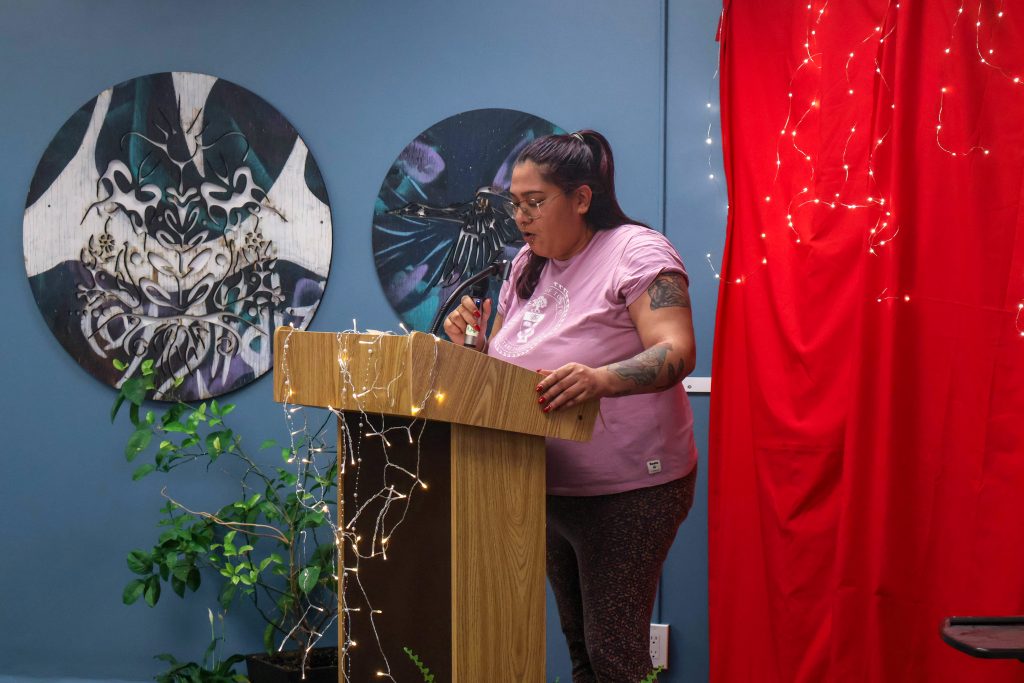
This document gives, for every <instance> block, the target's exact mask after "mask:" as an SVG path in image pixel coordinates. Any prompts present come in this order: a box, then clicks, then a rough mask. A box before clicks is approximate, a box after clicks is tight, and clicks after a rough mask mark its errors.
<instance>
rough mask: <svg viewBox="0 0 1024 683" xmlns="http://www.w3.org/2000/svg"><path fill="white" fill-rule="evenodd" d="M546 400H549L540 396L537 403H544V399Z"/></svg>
mask: <svg viewBox="0 0 1024 683" xmlns="http://www.w3.org/2000/svg"><path fill="white" fill-rule="evenodd" d="M546 400H547V399H546V398H544V397H543V396H541V397H540V398H538V399H537V403H544V401H546Z"/></svg>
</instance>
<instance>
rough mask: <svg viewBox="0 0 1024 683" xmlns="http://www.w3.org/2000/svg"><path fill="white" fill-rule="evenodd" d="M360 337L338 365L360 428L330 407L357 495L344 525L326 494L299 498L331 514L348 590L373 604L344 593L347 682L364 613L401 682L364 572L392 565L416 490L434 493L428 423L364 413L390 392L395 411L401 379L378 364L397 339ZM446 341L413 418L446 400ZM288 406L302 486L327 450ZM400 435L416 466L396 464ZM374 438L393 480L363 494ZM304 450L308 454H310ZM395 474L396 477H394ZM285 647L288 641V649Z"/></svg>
mask: <svg viewBox="0 0 1024 683" xmlns="http://www.w3.org/2000/svg"><path fill="white" fill-rule="evenodd" d="M400 327H401V329H402V331H403V332H404V333H405V334H404V336H405V337H406V338H407V339H408V340H409V342H410V343H411V340H412V338H411V336H410V335H409V330H408V329H407V328H406V327H405V326H404V325H400ZM356 332H358V328H357V322H356V320H354V319H353V321H352V328H351V329H350V330H345V331H344V332H340V333H338V334H337V336H336V341H337V348H338V349H339V353H338V356H337V359H336V361H337V372H338V376H339V378H340V379H341V394H342V396H343V397H349V398H351V399H352V401H351V402H350V404H354V405H356V406H358V407H359V411H358V416H357V417H354V421H355V428H352V426H351V425H350V420H347V419H346V418H345V415H344V414H343V413H342V412H341V411H340V410H338V409H337V408H335V407H333V406H328V412H329V413H330V414H332V415H333V416H335V417H336V418H337V419H338V423H339V425H340V430H339V438H341V439H342V444H339V446H342V448H339V449H338V457H337V461H336V462H337V467H338V473H339V481H344V480H346V479H348V480H350V481H351V486H350V488H349V490H348V491H346V492H345V494H346V495H348V496H350V497H349V498H348V500H349V502H350V504H351V509H350V510H348V509H347V510H346V513H345V519H344V520H336V519H334V518H332V517H331V515H330V506H329V502H328V501H327V500H325V498H324V491H323V490H321V491H319V492H315V493H311V492H309V491H301V490H298V489H297V491H296V494H297V495H299V497H300V499H301V500H303V501H305V502H306V503H308V507H310V508H311V509H314V510H317V511H319V512H321V513H322V514H323V515H324V519H325V523H326V524H327V525H328V526H329V528H330V530H331V532H332V534H333V538H334V539H335V544H336V547H337V548H339V549H340V548H344V549H345V553H344V557H345V564H344V566H342V567H341V573H342V574H344V575H346V576H347V577H348V578H347V579H346V581H345V585H346V591H347V590H352V591H353V592H354V593H355V594H356V595H358V596H359V598H360V599H361V601H362V603H363V604H365V605H366V610H365V611H364V610H363V609H362V608H361V607H358V606H351V605H350V604H349V602H350V601H349V600H348V599H347V598H346V595H345V593H346V591H342V594H341V595H340V600H341V619H342V625H343V627H344V633H345V636H346V637H345V642H344V643H343V648H342V652H340V653H339V659H340V660H343V661H344V662H346V664H347V668H346V669H344V670H343V676H344V680H345V681H350V680H352V679H351V673H352V671H351V659H350V658H348V657H346V655H347V654H348V652H349V651H350V650H351V649H352V648H355V647H356V646H357V642H356V640H355V639H354V638H353V637H352V634H353V633H354V629H353V619H354V618H355V617H356V616H357V615H363V616H364V617H365V619H366V622H367V626H368V628H369V630H370V632H372V634H373V638H374V641H375V645H376V649H377V651H378V653H379V655H380V657H381V661H382V662H383V669H381V670H379V671H377V672H376V676H377V677H378V678H383V679H386V680H390V681H394V678H393V677H392V675H391V671H392V669H391V664H390V662H389V661H388V657H387V654H386V653H385V651H384V646H383V643H382V642H381V636H380V632H379V630H378V623H377V621H378V619H380V618H383V614H384V613H383V611H382V610H380V609H377V608H375V607H374V606H373V605H374V601H373V600H372V599H371V596H370V595H369V592H368V591H367V589H366V586H365V585H364V583H363V581H362V580H361V578H360V572H359V570H360V566H361V564H362V563H363V562H366V561H370V560H378V559H379V560H380V561H387V559H388V548H389V545H390V544H391V541H392V538H394V537H395V535H396V533H398V531H399V528H400V527H401V526H402V524H403V522H404V521H405V520H406V517H407V515H408V512H409V509H410V505H411V503H412V501H413V497H414V493H415V492H416V491H427V490H428V489H429V486H428V484H427V482H426V481H424V480H423V479H422V478H421V476H420V474H421V473H420V462H421V451H420V441H421V438H422V436H423V432H424V429H425V428H426V424H427V423H426V420H416V419H413V420H412V421H410V422H408V423H406V424H401V425H394V424H391V425H389V424H388V423H387V420H386V419H385V417H384V415H383V414H381V415H374V414H370V413H367V412H366V411H365V410H363V408H362V403H361V401H360V399H362V398H363V397H366V396H368V395H370V394H375V395H377V396H381V395H382V396H383V397H384V400H385V403H386V404H388V405H390V406H392V407H395V402H396V400H397V395H398V392H397V391H396V386H397V383H398V382H399V381H400V379H401V377H400V376H391V375H388V374H387V373H386V372H385V368H384V367H383V364H382V362H379V361H378V360H377V359H381V358H382V354H381V353H380V347H381V342H382V339H384V338H385V337H394V336H395V335H394V334H393V333H390V332H379V331H375V330H370V331H368V332H366V333H365V334H364V335H363V336H364V337H365V335H366V334H369V335H371V336H370V338H368V339H367V338H357V337H354V336H353V335H352V334H349V333H356ZM291 334H292V333H291V332H290V331H289V332H288V334H287V335H286V337H285V340H284V343H283V353H282V362H281V366H280V367H281V369H282V373H283V376H284V380H283V382H284V387H285V395H286V396H287V397H288V398H291V397H293V396H294V395H295V392H294V390H293V387H292V377H291V373H290V372H289V366H288V349H289V339H290V337H291ZM353 340H356V343H358V344H360V345H362V346H364V347H369V348H365V349H364V350H365V357H367V358H370V359H371V362H366V363H361V364H360V366H359V367H354V366H353V365H352V363H351V362H350V361H351V359H352V358H353V357H354V356H355V354H354V352H353V349H352V348H351V346H350V345H351V344H352V343H353ZM439 343H441V342H440V340H439V339H438V338H437V337H435V338H434V347H433V349H434V358H433V363H431V371H430V373H429V377H428V381H427V384H426V390H425V392H424V394H423V396H421V397H419V399H418V400H416V401H414V403H413V405H411V406H410V407H409V408H410V412H411V413H412V414H413V415H416V414H418V413H419V412H421V411H422V410H423V409H424V408H425V407H426V405H427V402H428V401H431V400H434V401H436V402H437V403H443V401H444V399H445V393H444V392H443V391H442V390H440V389H439V388H437V387H436V381H437V376H438V365H439V354H438V348H437V345H438V344H439ZM283 409H284V415H285V420H286V423H287V426H288V431H289V433H290V434H291V435H292V442H291V452H292V454H293V455H292V458H290V461H291V462H293V463H295V464H296V466H297V468H298V470H299V475H300V479H299V481H300V482H301V481H302V478H301V474H302V473H303V471H304V468H314V470H315V471H316V472H317V474H320V473H321V469H317V468H322V467H323V465H321V464H320V463H319V461H318V456H320V455H321V454H322V453H323V451H324V449H323V448H322V446H320V445H315V446H312V447H310V445H309V444H310V443H311V441H309V440H308V439H306V438H305V435H306V434H307V432H306V430H307V421H306V420H304V419H303V421H302V422H301V424H300V423H299V422H298V418H297V415H300V414H301V413H302V411H303V410H304V407H303V406H299V405H292V404H290V403H288V402H287V401H286V402H285V404H284V406H283ZM300 435H301V436H300ZM396 436H397V437H401V438H402V440H403V441H404V442H407V443H408V445H409V446H411V447H413V451H414V463H413V465H412V466H407V465H403V464H401V463H400V462H397V461H395V460H393V459H392V457H391V449H393V448H394V443H393V441H392V440H393V439H395V438H396ZM296 437H298V438H296ZM370 440H373V441H376V442H377V445H376V447H375V450H374V458H375V460H376V461H377V464H378V465H380V464H381V462H382V463H383V471H384V475H385V476H384V478H383V481H384V482H386V485H381V486H380V487H379V488H378V489H377V490H374V491H363V490H361V484H362V483H363V482H364V480H365V479H366V478H365V477H361V476H359V472H360V468H361V466H362V463H363V458H362V446H363V444H364V443H367V442H368V441H370ZM303 450H304V453H303V452H302V451H303ZM392 474H393V475H395V476H394V477H389V475H392ZM339 493H340V491H339ZM331 502H333V501H331ZM306 503H304V504H306ZM364 521H366V522H369V523H370V526H371V529H372V531H371V533H370V538H369V539H366V540H368V543H367V542H366V541H365V540H364V538H363V536H362V534H361V533H359V532H357V529H359V528H362V527H363V522H364ZM337 559H338V557H337V555H335V557H334V561H335V570H334V571H335V574H334V576H333V578H334V579H335V580H337V579H338V573H339V572H338V570H337ZM326 630H327V628H326V627H325V628H322V629H319V633H317V634H316V638H314V637H310V639H309V642H308V643H307V647H306V651H305V653H304V658H305V657H308V655H309V652H310V651H311V650H312V648H313V646H314V645H315V644H316V642H317V641H318V640H319V636H320V635H322V633H323V632H324V631H326ZM285 640H287V639H285ZM284 642H285V641H284V640H283V641H282V643H281V645H282V646H283V645H284Z"/></svg>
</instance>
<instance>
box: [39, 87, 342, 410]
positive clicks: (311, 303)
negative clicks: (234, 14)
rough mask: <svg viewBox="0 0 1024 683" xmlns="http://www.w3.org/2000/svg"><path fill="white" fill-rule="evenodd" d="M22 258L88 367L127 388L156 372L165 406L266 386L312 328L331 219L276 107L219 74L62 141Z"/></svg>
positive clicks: (95, 119)
mask: <svg viewBox="0 0 1024 683" xmlns="http://www.w3.org/2000/svg"><path fill="white" fill-rule="evenodd" d="M24 246H25V268H26V270H27V272H28V278H29V282H30V284H31V287H32V292H33V294H34V295H35V299H36V303H37V304H38V306H39V310H40V311H41V312H42V314H43V317H44V318H45V319H46V322H47V324H48V325H49V327H50V329H51V330H52V331H53V334H54V335H55V336H56V337H57V339H58V340H59V341H60V343H61V345H63V346H64V348H65V349H66V350H67V351H68V353H70V354H71V356H72V357H73V358H74V359H75V360H76V361H77V362H78V363H79V364H80V365H81V366H82V367H83V368H85V369H86V370H87V371H88V372H90V373H91V374H92V375H93V376H95V377H96V378H97V379H100V380H101V381H103V382H106V383H107V384H110V385H111V386H117V385H118V383H119V382H121V381H123V379H124V377H126V376H129V375H131V374H133V373H134V372H136V371H137V370H138V368H139V366H140V365H141V364H142V363H143V362H145V361H147V360H149V361H152V362H153V367H154V369H155V371H156V377H157V386H158V391H157V396H156V397H157V398H160V399H164V400H169V399H182V400H195V399H201V398H206V397H210V396H217V395H219V394H223V393H225V392H228V391H231V390H233V389H237V388H239V387H241V386H244V385H245V384H248V383H249V382H251V381H253V380H255V379H256V378H258V377H260V376H261V375H263V374H264V373H265V372H267V370H268V369H270V367H271V364H272V358H271V354H272V347H273V345H272V343H271V342H272V335H273V330H274V328H275V327H277V326H279V325H288V324H293V325H294V326H295V327H297V328H300V329H301V328H305V327H306V326H307V325H308V324H309V322H310V321H311V320H312V318H313V315H314V313H315V312H316V309H317V306H318V305H319V303H320V299H321V297H322V295H323V290H324V285H325V283H326V281H327V273H328V269H329V267H330V261H331V211H330V204H329V202H328V198H327V192H326V190H325V188H324V183H323V180H322V178H321V175H320V170H319V168H318V167H317V165H316V162H315V161H314V160H313V156H312V155H311V154H310V153H309V150H307V149H306V145H305V144H304V143H303V141H302V139H301V138H300V137H299V135H298V133H297V132H296V131H295V128H293V127H292V125H291V124H290V123H288V121H287V120H286V119H285V118H284V117H283V116H282V115H281V114H280V113H279V112H278V111H277V110H276V109H274V107H272V106H271V105H270V104H268V103H267V102H266V101H264V100H263V99H261V98H260V97H258V96H257V95H255V94H253V93H251V92H249V91H248V90H246V89H245V88H242V87H239V86H237V85H235V84H233V83H230V82H228V81H225V80H222V79H218V78H216V77H214V76H208V75H205V74H196V73H181V72H174V73H159V74H151V75H148V76H142V77H140V78H134V79H132V80H130V81H125V82H124V83H121V84H119V85H116V86H114V87H112V88H110V89H108V90H104V91H103V92H101V93H100V94H99V95H98V96H96V97H95V98H94V99H93V100H91V101H89V102H87V103H86V104H85V105H84V106H82V107H81V108H80V109H79V110H78V111H76V112H75V113H74V114H73V115H72V116H71V118H69V119H68V121H67V123H65V124H64V125H63V126H62V127H61V129H60V130H59V131H58V132H57V134H56V135H55V136H54V138H53V140H52V142H50V145H49V147H47V149H46V152H45V153H44V154H43V158H42V159H41V160H40V162H39V166H38V167H37V169H36V173H35V175H34V176H33V178H32V184H31V187H30V189H29V194H28V201H27V202H26V207H25V224H24ZM115 359H116V360H118V361H120V363H123V364H124V365H125V366H127V369H126V370H124V371H120V370H118V369H116V368H115V366H114V361H115ZM120 363H119V364H120ZM177 378H181V379H182V381H181V382H180V386H178V387H175V386H174V385H175V383H176V380H177Z"/></svg>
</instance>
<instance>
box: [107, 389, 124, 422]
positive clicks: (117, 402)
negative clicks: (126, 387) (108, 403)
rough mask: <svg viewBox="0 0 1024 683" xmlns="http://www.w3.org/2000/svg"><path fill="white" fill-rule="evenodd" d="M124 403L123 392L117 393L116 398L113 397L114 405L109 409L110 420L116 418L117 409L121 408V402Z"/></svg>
mask: <svg viewBox="0 0 1024 683" xmlns="http://www.w3.org/2000/svg"><path fill="white" fill-rule="evenodd" d="M122 403H124V394H123V393H118V394H117V398H116V399H114V407H113V408H111V409H110V421H111V422H113V421H114V419H115V418H117V411H119V410H120V409H121V404H122Z"/></svg>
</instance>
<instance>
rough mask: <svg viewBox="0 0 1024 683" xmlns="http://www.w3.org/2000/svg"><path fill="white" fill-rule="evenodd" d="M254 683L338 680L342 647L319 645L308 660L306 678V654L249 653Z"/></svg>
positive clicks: (247, 664) (328, 682) (248, 664)
mask: <svg viewBox="0 0 1024 683" xmlns="http://www.w3.org/2000/svg"><path fill="white" fill-rule="evenodd" d="M245 667H246V669H247V670H248V672H249V680H250V681H251V683H338V648H336V647H317V648H313V650H311V651H310V653H309V657H308V658H307V659H306V677H305V678H303V677H302V653H301V652H298V651H295V650H290V651H287V652H275V653H274V654H272V655H268V654H266V653H261V654H258V655H246V657H245Z"/></svg>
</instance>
